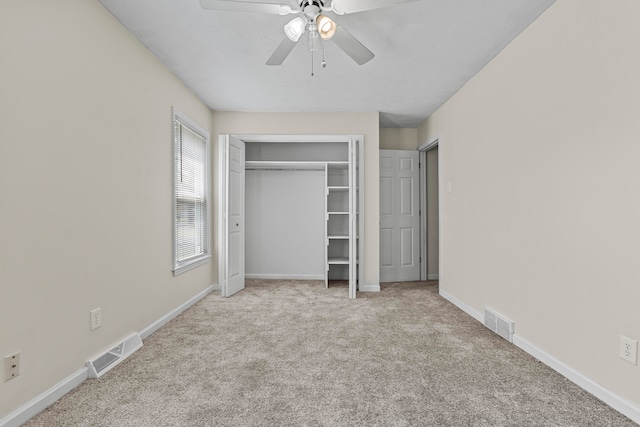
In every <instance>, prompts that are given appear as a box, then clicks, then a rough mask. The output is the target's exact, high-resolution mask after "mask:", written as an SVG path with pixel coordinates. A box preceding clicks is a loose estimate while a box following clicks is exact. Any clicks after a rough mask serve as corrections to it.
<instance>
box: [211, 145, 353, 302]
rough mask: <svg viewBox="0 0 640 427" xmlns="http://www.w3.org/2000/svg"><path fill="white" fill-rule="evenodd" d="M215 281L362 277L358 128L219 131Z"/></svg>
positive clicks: (230, 288)
mask: <svg viewBox="0 0 640 427" xmlns="http://www.w3.org/2000/svg"><path fill="white" fill-rule="evenodd" d="M219 142H220V144H219V145H220V165H219V166H220V167H219V176H220V187H219V190H220V196H221V197H220V202H221V203H220V209H219V216H218V222H219V231H220V233H219V236H220V238H219V239H218V243H219V252H218V253H219V281H220V287H221V293H222V296H224V297H228V296H231V295H232V294H233V293H235V292H237V291H239V290H241V289H243V288H244V279H245V278H256V279H279V280H324V282H325V285H326V286H327V287H328V286H329V283H330V281H331V280H347V281H348V282H349V297H350V298H355V296H356V290H357V284H358V278H359V277H363V276H362V273H361V272H362V271H364V266H363V263H362V262H359V261H358V260H362V259H363V256H362V255H363V253H364V236H361V235H360V234H359V232H358V231H359V230H363V229H364V226H363V224H364V215H363V212H361V211H360V209H359V206H360V205H362V204H363V185H362V184H363V183H364V179H363V177H364V171H363V168H362V167H361V165H360V162H359V159H360V158H361V157H362V155H363V152H362V150H363V147H364V144H363V137H362V136H360V135H297V136H296V135H286V136H273V135H249V136H247V135H221V136H220V141H219Z"/></svg>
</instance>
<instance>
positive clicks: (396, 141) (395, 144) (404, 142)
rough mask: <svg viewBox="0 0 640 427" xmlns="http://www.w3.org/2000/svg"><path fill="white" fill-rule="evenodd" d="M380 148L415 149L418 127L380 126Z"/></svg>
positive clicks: (416, 146) (416, 147)
mask: <svg viewBox="0 0 640 427" xmlns="http://www.w3.org/2000/svg"><path fill="white" fill-rule="evenodd" d="M380 149H381V150H417V149H418V129H415V128H380Z"/></svg>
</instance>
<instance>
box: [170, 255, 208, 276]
mask: <svg viewBox="0 0 640 427" xmlns="http://www.w3.org/2000/svg"><path fill="white" fill-rule="evenodd" d="M210 259H211V255H204V256H201V257H199V258H194V259H191V260H189V261H186V262H185V263H184V264H182V265H178V266H176V267H175V268H174V269H173V275H174V276H178V275H180V274H182V273H184V272H187V271H189V270H191V269H192V268H196V267H199V266H201V265H202V264H206V263H208V262H209V260H210Z"/></svg>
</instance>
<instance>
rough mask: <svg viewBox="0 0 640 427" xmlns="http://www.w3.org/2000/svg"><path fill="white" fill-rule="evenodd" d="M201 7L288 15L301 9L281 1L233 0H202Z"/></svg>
mask: <svg viewBox="0 0 640 427" xmlns="http://www.w3.org/2000/svg"><path fill="white" fill-rule="evenodd" d="M200 7H202V8H203V9H207V10H224V11H230V12H258V13H269V14H272V15H288V14H290V13H298V12H299V11H300V10H299V9H294V8H292V7H291V6H289V5H286V4H281V3H256V2H249V1H232V0H200Z"/></svg>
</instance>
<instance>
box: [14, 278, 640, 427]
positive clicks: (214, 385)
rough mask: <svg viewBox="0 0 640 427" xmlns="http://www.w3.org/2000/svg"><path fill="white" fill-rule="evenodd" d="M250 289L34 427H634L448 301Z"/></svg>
mask: <svg viewBox="0 0 640 427" xmlns="http://www.w3.org/2000/svg"><path fill="white" fill-rule="evenodd" d="M358 297H359V298H358V299H356V300H349V299H348V298H347V288H346V286H345V285H344V284H339V285H337V286H334V287H332V288H330V289H329V290H327V289H325V288H324V284H323V283H321V282H284V283H282V282H280V283H279V282H273V281H256V280H254V281H248V284H247V288H246V289H245V290H244V291H242V292H241V293H239V294H237V295H235V296H233V297H231V298H228V299H222V298H220V296H219V295H218V294H211V295H209V296H207V297H206V298H204V299H203V300H202V301H200V302H199V303H197V304H196V305H194V306H193V307H192V308H190V309H189V310H187V311H186V312H185V313H183V314H182V315H181V316H179V317H178V318H176V319H174V320H173V321H172V322H170V323H169V324H167V325H166V326H165V327H164V328H162V329H161V330H159V331H157V332H156V333H155V334H153V335H152V336H151V337H149V338H148V339H147V340H146V341H145V343H144V344H145V345H144V347H143V348H142V349H140V350H138V351H137V352H136V353H134V354H133V355H132V356H131V357H130V358H129V359H127V360H126V361H124V362H123V363H122V364H121V365H119V366H117V367H116V368H114V369H113V370H111V371H110V372H108V373H107V374H105V375H104V376H103V377H102V378H100V379H97V380H88V381H86V382H85V383H83V384H82V385H81V386H80V387H78V388H77V389H75V390H74V391H72V392H71V393H69V394H68V395H66V396H65V397H63V398H62V399H61V400H60V401H58V402H57V403H55V404H54V405H53V406H51V407H50V408H48V409H47V410H45V411H43V412H42V413H41V414H39V415H38V416H36V417H35V418H33V419H32V420H31V421H30V422H28V423H27V424H26V425H27V426H47V427H55V426H65V427H66V426H119V427H120V426H154V427H155V426H581V427H584V426H635V425H636V424H635V423H633V422H632V421H630V420H629V419H628V418H626V417H624V416H623V415H621V414H619V413H618V412H616V411H614V410H613V409H611V408H610V407H608V406H607V405H605V404H604V403H602V402H600V401H599V400H597V399H596V398H594V397H593V396H591V395H590V394H588V393H586V392H584V391H583V390H581V389H580V388H578V387H577V386H575V385H574V384H572V383H571V382H569V381H567V380H565V379H564V378H563V377H562V376H560V375H559V374H557V373H556V372H554V371H552V370H551V369H550V368H548V367H546V366H545V365H543V364H541V363H538V362H537V361H536V360H535V359H533V358H532V357H530V356H529V355H527V354H526V353H524V352H523V351H521V350H520V349H518V348H517V347H515V346H513V345H511V344H509V343H508V342H506V341H505V340H503V339H502V338H500V337H498V336H496V335H495V334H493V333H492V332H490V331H489V330H488V329H486V328H484V326H482V325H481V324H479V323H478V322H477V321H475V320H474V319H472V318H470V317H469V316H468V315H466V314H465V313H463V312H461V311H460V310H458V309H457V308H455V307H454V306H453V305H451V304H450V303H449V302H447V301H446V300H444V299H442V298H441V297H440V296H439V295H438V290H437V282H420V283H398V284H388V285H383V288H382V291H381V292H380V293H375V294H359V295H358Z"/></svg>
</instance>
